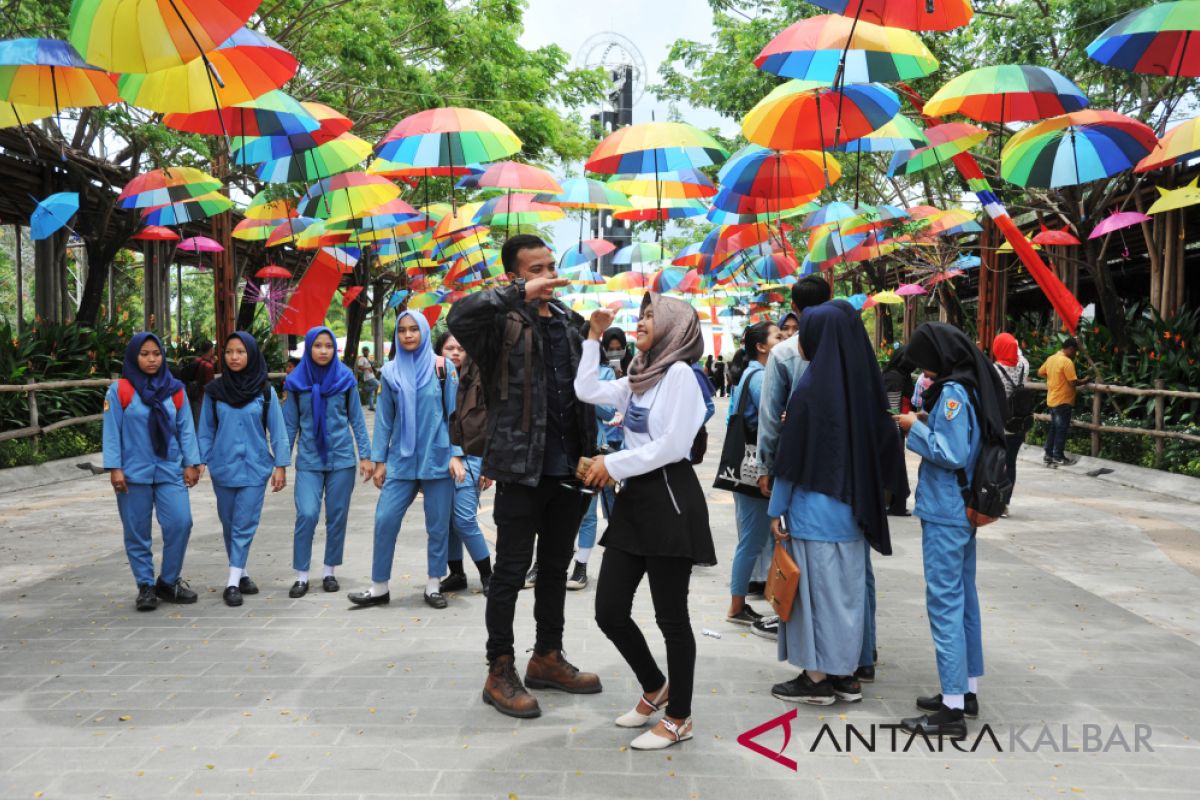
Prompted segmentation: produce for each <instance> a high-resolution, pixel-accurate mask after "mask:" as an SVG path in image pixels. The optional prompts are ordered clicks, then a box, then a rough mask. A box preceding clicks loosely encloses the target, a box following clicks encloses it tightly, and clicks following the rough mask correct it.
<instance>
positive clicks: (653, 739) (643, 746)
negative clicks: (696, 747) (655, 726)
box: [629, 717, 692, 750]
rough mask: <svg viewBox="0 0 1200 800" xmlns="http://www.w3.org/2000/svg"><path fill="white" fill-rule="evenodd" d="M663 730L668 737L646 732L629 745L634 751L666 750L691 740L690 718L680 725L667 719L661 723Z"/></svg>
mask: <svg viewBox="0 0 1200 800" xmlns="http://www.w3.org/2000/svg"><path fill="white" fill-rule="evenodd" d="M662 726H663V728H665V729H666V731H667V733H668V734H670V736H669V737H668V736H659V735H658V734H657V733H655V732H654V731H652V730H650V731H646V732H645V733H643V734H642V735H641V736H639V737H637V738H636V739H634V740H633V741H632V742H630V743H629V746H630V747H632V748H633V749H634V750H666V749H667V748H668V747H671V746H672V745H676V744H679V743H680V742H686V741H687V740H688V739H690V738H692V718H691V717H688V718H687V719H685V720H684V721H683V724H682V725H676V724H675V723H674V722H672V721H671V720H669V719H664V720H663V721H662Z"/></svg>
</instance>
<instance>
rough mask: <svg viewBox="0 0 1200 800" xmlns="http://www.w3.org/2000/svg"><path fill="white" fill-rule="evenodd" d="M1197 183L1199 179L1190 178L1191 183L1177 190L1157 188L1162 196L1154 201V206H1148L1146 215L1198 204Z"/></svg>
mask: <svg viewBox="0 0 1200 800" xmlns="http://www.w3.org/2000/svg"><path fill="white" fill-rule="evenodd" d="M1197 181H1200V178H1192V182H1191V183H1189V184H1188V185H1187V186H1181V187H1180V188H1178V189H1164V188H1162V187H1161V186H1159V187H1157V188H1158V193H1159V194H1160V195H1162V196H1161V197H1159V198H1158V199H1157V200H1155V201H1154V205H1152V206H1150V209H1149V210H1148V211H1147V212H1146V213H1147V214H1161V213H1162V212H1164V211H1174V210H1175V209H1178V208H1187V207H1188V206H1194V205H1196V204H1198V203H1200V186H1197V185H1196V183H1197Z"/></svg>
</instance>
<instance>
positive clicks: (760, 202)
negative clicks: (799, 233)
mask: <svg viewBox="0 0 1200 800" xmlns="http://www.w3.org/2000/svg"><path fill="white" fill-rule="evenodd" d="M817 194H818V193H817V192H814V193H812V194H806V195H800V196H798V197H751V196H750V195H744V194H737V193H736V192H734V191H732V190H730V189H727V188H725V187H721V191H719V192H717V196H716V197H714V198H713V199H712V209H711V210H710V212H709V215H708V217H709V219H710V220H715V219H716V217H717V215H719V214H732V215H734V216H735V217H736V218H737V219H738V220H741V221H743V223H749V222H770V221H771V218H775V217H780V216H785V215H792V214H794V213H803V211H805V210H807V209H808V207H809V204H810V203H811V202H812V201H813V200H815V199H816V197H817ZM731 224H738V223H731Z"/></svg>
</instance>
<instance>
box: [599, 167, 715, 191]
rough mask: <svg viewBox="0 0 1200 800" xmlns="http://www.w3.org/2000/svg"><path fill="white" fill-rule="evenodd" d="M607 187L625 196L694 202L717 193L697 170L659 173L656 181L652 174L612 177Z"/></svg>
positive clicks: (713, 184)
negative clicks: (654, 196)
mask: <svg viewBox="0 0 1200 800" xmlns="http://www.w3.org/2000/svg"><path fill="white" fill-rule="evenodd" d="M725 163H726V164H728V163H729V162H728V161H726V162H725ZM722 169H724V167H722ZM608 185H609V186H611V187H612V188H613V189H616V190H617V191H619V192H623V193H625V194H627V195H640V196H641V197H650V196H652V195H656V196H658V197H670V198H673V199H686V200H695V199H698V198H702V197H712V196H713V195H714V194H716V193H717V186H716V184H715V183H713V182H712V180H710V179H709V177H708V176H707V175H705V174H704V173H703V172H701V171H700V170H698V169H680V170H675V171H672V172H660V173H658V179H657V180H655V176H654V174H653V173H634V174H630V175H614V176H612V177H611V178H609V180H608Z"/></svg>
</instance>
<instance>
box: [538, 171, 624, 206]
mask: <svg viewBox="0 0 1200 800" xmlns="http://www.w3.org/2000/svg"><path fill="white" fill-rule="evenodd" d="M536 199H537V200H538V201H539V202H542V203H550V204H551V205H556V206H558V207H560V208H579V209H593V210H600V209H616V208H628V207H629V198H628V197H626V196H625V194H624V193H623V192H621V191H619V190H618V189H617V188H615V187H613V186H609V185H606V184H604V183H601V182H600V181H596V180H592V179H591V178H569V179H567V180H565V181H563V182H562V191H560V192H556V193H554V194H552V195H551V194H542V195H538V196H537V198H536Z"/></svg>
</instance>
